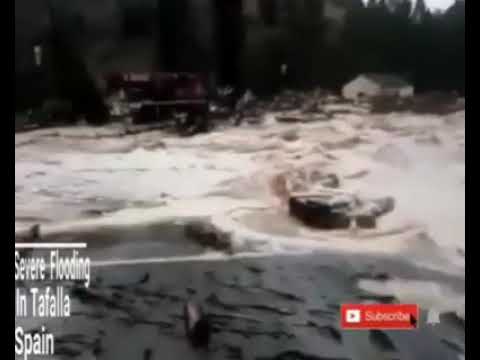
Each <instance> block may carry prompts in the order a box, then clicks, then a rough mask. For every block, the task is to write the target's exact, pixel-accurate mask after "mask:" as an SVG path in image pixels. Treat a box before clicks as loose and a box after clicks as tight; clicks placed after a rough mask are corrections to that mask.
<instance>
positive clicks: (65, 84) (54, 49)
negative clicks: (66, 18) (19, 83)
mask: <svg viewBox="0 0 480 360" xmlns="http://www.w3.org/2000/svg"><path fill="white" fill-rule="evenodd" d="M48 6H49V14H50V21H51V26H50V36H49V48H50V54H51V56H50V59H51V63H50V73H51V74H52V83H53V88H54V92H55V94H56V97H57V98H59V99H62V100H66V101H69V102H71V104H72V110H73V112H74V114H77V115H81V116H85V118H86V120H87V121H89V122H91V123H95V124H100V123H103V122H105V121H106V120H107V119H108V111H107V108H106V106H105V104H104V102H103V98H102V95H101V93H100V91H99V90H98V88H97V87H96V84H95V81H94V80H93V77H92V75H91V74H90V73H89V71H88V69H87V66H86V64H85V61H84V60H83V59H82V57H81V55H80V54H78V53H77V52H76V51H75V44H72V42H71V41H70V39H69V38H68V37H67V36H66V35H65V32H64V30H63V27H62V26H61V22H60V21H59V18H57V16H56V13H55V10H54V8H53V6H52V4H51V3H49V4H48Z"/></svg>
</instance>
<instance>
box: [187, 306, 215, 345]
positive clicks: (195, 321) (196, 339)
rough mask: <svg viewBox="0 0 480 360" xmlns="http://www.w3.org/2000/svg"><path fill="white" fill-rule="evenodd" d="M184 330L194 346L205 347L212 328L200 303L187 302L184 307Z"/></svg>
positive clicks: (209, 338) (208, 342)
mask: <svg viewBox="0 0 480 360" xmlns="http://www.w3.org/2000/svg"><path fill="white" fill-rule="evenodd" d="M184 316H185V332H186V334H187V337H188V339H189V340H190V342H191V344H192V345H193V346H194V347H196V348H206V347H208V346H209V344H210V340H211V335H212V328H211V324H210V320H209V319H208V317H207V316H206V315H205V314H204V313H203V309H202V308H201V306H200V305H198V304H195V303H192V302H189V303H187V304H186V305H185V307H184Z"/></svg>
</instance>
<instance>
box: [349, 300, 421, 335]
mask: <svg viewBox="0 0 480 360" xmlns="http://www.w3.org/2000/svg"><path fill="white" fill-rule="evenodd" d="M419 315H420V309H419V307H418V305H410V304H408V305H399V304H368V305H367V304H359V305H354V304H346V305H342V308H341V318H342V324H341V325H342V328H343V329H345V330H413V329H417V328H418V320H419Z"/></svg>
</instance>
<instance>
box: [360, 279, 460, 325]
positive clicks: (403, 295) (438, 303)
mask: <svg viewBox="0 0 480 360" xmlns="http://www.w3.org/2000/svg"><path fill="white" fill-rule="evenodd" d="M358 286H359V288H361V289H363V290H365V291H368V292H370V293H374V294H377V295H393V296H395V298H397V299H398V300H399V301H400V302H401V303H407V304H418V305H419V306H420V307H421V308H423V309H434V310H436V311H438V312H440V313H444V312H455V313H456V314H457V315H458V316H459V317H460V318H462V319H465V293H458V292H456V291H454V290H453V289H452V288H450V287H449V286H447V285H445V284H440V283H437V282H433V281H414V280H403V279H394V280H388V281H385V282H378V281H374V280H361V281H360V282H359V284H358Z"/></svg>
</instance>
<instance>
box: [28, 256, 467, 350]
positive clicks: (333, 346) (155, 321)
mask: <svg viewBox="0 0 480 360" xmlns="http://www.w3.org/2000/svg"><path fill="white" fill-rule="evenodd" d="M397 277H398V278H404V279H408V278H415V279H417V280H418V279H423V280H430V281H433V280H435V281H440V282H442V283H445V284H448V285H449V286H451V287H452V288H455V289H456V290H458V291H459V292H462V291H464V279H462V278H456V277H454V276H448V275H444V274H441V273H436V272H433V271H427V270H423V269H416V268H413V267H411V266H409V265H408V264H405V263H401V262H400V261H398V260H393V259H375V258H369V257H365V256H356V257H355V258H352V257H351V256H340V255H333V254H315V255H308V256H290V257H269V258H264V259H232V260H229V261H217V262H183V263H167V264H150V265H135V266H116V267H99V268H93V278H92V286H91V288H90V289H86V290H85V289H82V288H76V289H71V291H70V293H71V294H72V297H73V298H74V299H75V300H74V302H73V313H74V315H73V316H72V317H71V318H70V319H65V320H59V321H58V320H57V321H52V322H51V323H49V324H48V327H49V330H50V331H52V332H53V333H55V334H56V341H57V343H56V346H57V347H56V354H57V358H59V359H112V360H113V359H115V360H121V359H128V360H134V359H140V360H143V359H162V360H163V359H166V360H169V359H172V360H173V359H252V360H253V359H259V360H261V359H265V360H267V359H268V360H270V359H272V360H273V359H275V360H279V359H280V360H282V359H301V360H304V359H308V360H319V359H321V360H324V359H331V360H340V359H351V360H363V359H365V360H377V359H378V360H386V359H389V360H393V359H405V360H410V359H412V360H413V359H415V360H416V359H418V360H425V359H437V360H443V359H452V360H453V359H455V360H457V359H459V355H460V354H463V351H464V347H465V345H464V344H465V327H464V322H462V320H460V319H459V318H458V317H457V316H455V315H453V314H448V315H446V316H442V322H441V324H440V325H438V326H436V327H431V326H428V325H426V324H425V317H426V311H422V319H421V321H420V329H419V330H416V331H387V332H370V331H342V330H341V329H340V327H339V324H340V318H339V307H340V305H341V304H342V303H347V302H350V303H351V302H360V301H365V300H371V301H375V302H392V301H396V299H394V298H392V297H388V296H375V295H373V294H368V293H366V292H365V291H362V290H360V289H358V288H357V286H356V283H357V281H358V279H359V278H373V279H379V280H380V281H382V280H386V279H388V278H397ZM191 299H193V300H196V301H199V302H201V303H202V304H203V305H204V306H205V309H206V310H207V312H208V313H209V314H210V316H211V319H212V320H213V324H214V329H215V333H214V335H213V341H212V344H211V346H210V349H209V350H195V349H193V348H192V347H191V346H190V345H189V343H188V341H187V339H186V337H185V334H184V329H183V318H182V314H183V306H184V304H185V302H186V301H187V300H191ZM424 310H425V309H424ZM22 323H23V324H24V325H25V329H31V328H35V326H34V325H33V323H32V322H29V321H26V322H22ZM37 325H38V324H37Z"/></svg>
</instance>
